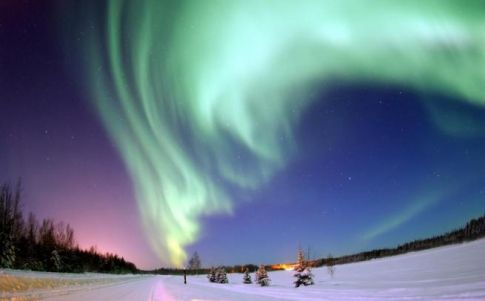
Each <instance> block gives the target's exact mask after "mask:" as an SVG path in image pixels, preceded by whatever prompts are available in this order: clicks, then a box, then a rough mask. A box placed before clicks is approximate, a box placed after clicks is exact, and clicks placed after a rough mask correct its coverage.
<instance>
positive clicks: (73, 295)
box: [0, 239, 485, 301]
mask: <svg viewBox="0 0 485 301" xmlns="http://www.w3.org/2000/svg"><path fill="white" fill-rule="evenodd" d="M484 254H485V239H482V240H478V241H474V242H471V243H465V244H461V245H454V246H448V247H442V248H437V249H431V250H426V251H421V252H414V253H408V254H405V255H400V256H395V257H389V258H383V259H377V260H370V261H366V262H360V263H354V264H347V265H339V266H336V272H335V277H334V278H333V279H332V278H330V276H329V275H328V273H327V270H326V268H318V269H314V270H313V273H314V274H315V285H313V286H310V287H301V288H298V289H297V288H294V287H293V286H292V281H293V277H292V274H293V272H291V271H280V272H271V273H269V276H270V278H271V280H272V282H271V286H269V287H259V286H257V285H255V284H243V283H242V275H241V274H229V275H228V277H229V284H215V283H209V282H208V281H207V278H206V277H205V275H201V276H198V277H195V276H192V277H188V284H187V285H184V284H183V278H182V277H181V276H151V275H150V276H133V275H131V276H130V275H128V276H112V275H102V274H91V275H90V274H84V275H83V274H81V275H75V274H53V273H33V272H22V271H3V274H2V271H1V270H0V288H2V287H3V288H5V287H7V286H2V283H1V281H2V279H3V281H5V279H8V277H12V279H17V278H19V279H30V280H29V281H30V282H32V281H35V283H34V284H35V285H36V286H35V287H36V289H29V288H28V287H27V288H24V289H22V290H17V291H10V292H8V291H7V292H6V293H5V292H2V294H0V300H2V301H3V300H55V301H67V300H69V301H81V300H82V301H85V300H89V301H101V300H103V301H109V300H117V301H124V300H129V301H154V300H163V301H172V300H191V301H203V300H207V301H208V300H214V301H215V300H235V301H238V300H254V301H260V300H269V301H271V300H306V301H313V300H315V301H316V300H350V301H352V300H485V255H484ZM2 275H3V276H2ZM2 277H3V278H2ZM55 281H64V284H63V285H58V286H56V284H55ZM30 282H29V283H30ZM4 283H5V282H4ZM43 283H45V285H44V286H41V287H42V288H43V289H42V288H41V289H38V287H39V285H42V284H43ZM11 287H13V286H11ZM15 287H16V286H15ZM32 287H33V286H32ZM4 290H5V289H4ZM0 292H1V291H0ZM19 297H20V298H19Z"/></svg>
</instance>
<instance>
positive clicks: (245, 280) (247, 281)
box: [243, 268, 253, 284]
mask: <svg viewBox="0 0 485 301" xmlns="http://www.w3.org/2000/svg"><path fill="white" fill-rule="evenodd" d="M243 283H244V284H251V283H253V281H252V280H251V275H249V269H248V268H246V270H244V276H243Z"/></svg>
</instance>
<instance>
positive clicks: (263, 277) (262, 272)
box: [256, 265, 271, 286]
mask: <svg viewBox="0 0 485 301" xmlns="http://www.w3.org/2000/svg"><path fill="white" fill-rule="evenodd" d="M256 282H257V283H258V284H259V285H261V286H268V285H269V283H270V282H271V280H270V279H269V276H268V273H267V272H266V269H265V268H264V265H260V266H259V269H258V270H257V271H256Z"/></svg>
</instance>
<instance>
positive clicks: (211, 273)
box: [207, 268, 217, 282]
mask: <svg viewBox="0 0 485 301" xmlns="http://www.w3.org/2000/svg"><path fill="white" fill-rule="evenodd" d="M207 279H209V282H216V279H217V278H216V270H215V269H214V268H211V269H210V271H209V274H208V275H207Z"/></svg>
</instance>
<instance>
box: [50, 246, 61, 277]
mask: <svg viewBox="0 0 485 301" xmlns="http://www.w3.org/2000/svg"><path fill="white" fill-rule="evenodd" d="M51 264H52V266H53V267H54V271H56V272H60V271H61V270H62V261H61V256H60V255H59V252H57V250H54V251H52V253H51Z"/></svg>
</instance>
